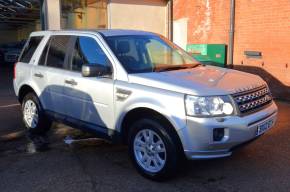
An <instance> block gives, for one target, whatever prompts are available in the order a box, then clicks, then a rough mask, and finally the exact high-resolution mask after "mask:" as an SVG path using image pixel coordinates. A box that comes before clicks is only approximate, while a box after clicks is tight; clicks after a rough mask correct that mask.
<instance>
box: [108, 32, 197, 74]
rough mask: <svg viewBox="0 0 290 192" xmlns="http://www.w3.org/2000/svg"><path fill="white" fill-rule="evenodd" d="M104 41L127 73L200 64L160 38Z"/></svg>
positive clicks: (115, 37)
mask: <svg viewBox="0 0 290 192" xmlns="http://www.w3.org/2000/svg"><path fill="white" fill-rule="evenodd" d="M106 41H107V43H108V45H109V46H110V48H111V49H112V51H113V52H114V54H115V55H116V56H117V58H118V60H119V61H120V62H121V64H122V65H123V67H124V68H125V69H126V71H127V72H128V73H144V72H153V71H157V72H161V71H169V70H179V69H186V68H193V67H196V66H198V65H199V64H200V63H199V62H198V61H196V60H195V59H194V58H192V57H191V56H190V55H188V54H187V53H186V52H185V51H183V50H182V49H181V48H179V47H177V46H176V45H174V44H173V43H171V42H170V41H168V40H166V39H165V38H163V37H161V36H157V35H156V36H154V35H127V36H111V37H107V38H106Z"/></svg>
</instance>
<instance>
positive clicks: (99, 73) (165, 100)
mask: <svg viewBox="0 0 290 192" xmlns="http://www.w3.org/2000/svg"><path fill="white" fill-rule="evenodd" d="M14 89H15V93H16V95H17V96H18V98H19V101H20V103H21V104H22V112H23V120H24V123H25V125H26V127H27V128H28V130H29V131H31V132H34V133H45V132H46V131H47V130H48V129H49V127H50V125H51V122H52V120H57V121H60V122H62V123H65V124H68V125H71V126H73V127H76V128H80V129H84V130H88V131H93V132H94V133H96V134H97V135H98V136H99V137H102V138H105V139H109V140H111V141H114V142H123V143H125V144H128V146H129V147H128V148H129V155H130V157H131V159H132V162H133V164H134V166H135V167H136V169H137V170H138V171H139V172H140V173H141V174H142V175H144V176H146V177H148V178H150V179H155V180H160V179H165V178H168V177H169V176H171V175H173V173H175V171H176V169H177V167H178V165H179V164H180V161H181V160H182V159H183V158H184V157H187V158H188V159H210V158H218V157H226V156H229V155H231V154H232V150H233V149H234V148H236V147H237V146H240V145H241V144H244V143H246V142H248V141H251V140H253V139H255V138H257V137H259V136H260V135H262V134H264V133H265V132H266V131H267V130H269V129H270V128H271V127H272V126H273V125H274V123H275V121H276V117H277V106H276V105H275V103H274V101H273V100H272V96H271V93H270V91H269V88H268V86H267V84H266V83H265V81H263V80H262V79H261V78H260V77H258V76H255V75H252V74H248V73H244V72H239V71H235V70H231V69H223V68H218V67H213V66H204V65H201V64H200V63H199V62H197V61H196V60H194V59H193V58H192V57H191V56H189V55H188V54H187V53H186V52H185V51H184V50H182V49H180V48H179V47H177V46H176V45H174V44H173V43H171V42H170V41H168V40H167V39H165V38H164V37H162V36H160V35H157V34H153V33H149V32H142V31H132V30H99V31H41V32H33V33H32V34H31V35H30V38H29V40H28V41H27V43H26V45H25V47H24V49H23V51H22V54H21V56H20V58H19V62H18V63H17V64H16V65H15V74H14Z"/></svg>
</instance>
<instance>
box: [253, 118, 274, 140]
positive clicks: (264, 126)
mask: <svg viewBox="0 0 290 192" xmlns="http://www.w3.org/2000/svg"><path fill="white" fill-rule="evenodd" d="M273 124H274V120H273V119H271V120H268V121H266V122H264V123H262V124H260V125H258V128H257V133H256V136H259V135H261V134H263V133H265V132H266V131H267V130H268V129H270V128H271V127H272V126H273Z"/></svg>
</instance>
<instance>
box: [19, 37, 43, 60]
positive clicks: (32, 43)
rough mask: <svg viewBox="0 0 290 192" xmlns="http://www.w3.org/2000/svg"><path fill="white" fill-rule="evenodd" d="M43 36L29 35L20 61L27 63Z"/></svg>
mask: <svg viewBox="0 0 290 192" xmlns="http://www.w3.org/2000/svg"><path fill="white" fill-rule="evenodd" d="M42 38H43V36H32V37H30V39H29V41H28V43H27V44H26V45H25V47H24V49H23V51H22V54H21V57H20V58H19V61H20V62H23V63H29V62H30V60H31V58H32V56H33V53H34V52H35V50H36V48H37V47H38V45H39V43H40V42H41V40H42Z"/></svg>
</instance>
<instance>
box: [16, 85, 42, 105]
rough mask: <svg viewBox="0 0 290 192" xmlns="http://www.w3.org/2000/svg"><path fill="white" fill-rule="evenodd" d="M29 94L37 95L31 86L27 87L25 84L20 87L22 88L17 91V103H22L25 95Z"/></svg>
mask: <svg viewBox="0 0 290 192" xmlns="http://www.w3.org/2000/svg"><path fill="white" fill-rule="evenodd" d="M30 92H33V93H34V94H35V95H37V94H36V92H35V90H34V89H33V88H32V87H31V86H29V85H27V84H24V85H22V86H21V87H20V89H19V91H18V101H19V102H20V103H22V101H23V99H24V97H25V95H26V94H27V93H30Z"/></svg>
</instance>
